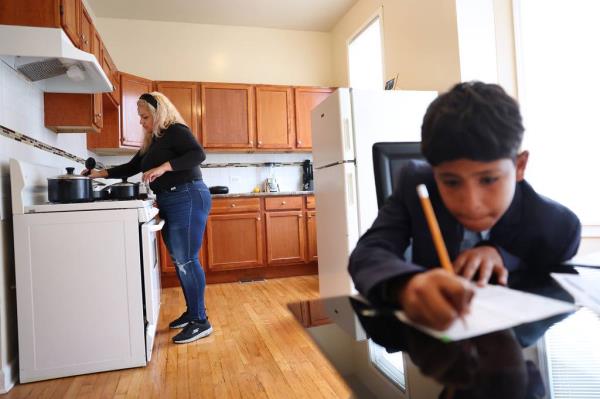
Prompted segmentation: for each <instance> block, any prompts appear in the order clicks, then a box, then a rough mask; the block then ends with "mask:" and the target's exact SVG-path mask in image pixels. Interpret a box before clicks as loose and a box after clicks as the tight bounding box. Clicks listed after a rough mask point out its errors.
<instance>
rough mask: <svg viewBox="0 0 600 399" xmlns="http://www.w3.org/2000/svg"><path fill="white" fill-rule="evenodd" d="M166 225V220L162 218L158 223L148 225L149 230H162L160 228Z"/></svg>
mask: <svg viewBox="0 0 600 399" xmlns="http://www.w3.org/2000/svg"><path fill="white" fill-rule="evenodd" d="M164 225H165V220H164V219H162V220H161V221H160V222H158V224H155V225H153V226H150V227H148V230H149V231H160V230H162V228H163V226H164Z"/></svg>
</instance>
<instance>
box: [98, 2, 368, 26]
mask: <svg viewBox="0 0 600 399" xmlns="http://www.w3.org/2000/svg"><path fill="white" fill-rule="evenodd" d="M357 1H358V0H169V1H165V0H127V1H124V0H88V3H89V4H90V6H91V8H92V10H93V12H94V14H95V15H96V17H99V18H124V19H143V20H153V21H170V22H189V23H197V24H211V25H235V26H256V27H263V28H277V29H291V30H307V31H321V32H329V31H330V30H331V29H332V28H333V27H334V25H335V23H336V22H337V21H338V20H339V19H340V18H341V17H342V16H343V15H344V14H345V13H346V12H347V11H348V10H349V9H350V8H351V7H352V6H353V5H354V4H355V3H356V2H357Z"/></svg>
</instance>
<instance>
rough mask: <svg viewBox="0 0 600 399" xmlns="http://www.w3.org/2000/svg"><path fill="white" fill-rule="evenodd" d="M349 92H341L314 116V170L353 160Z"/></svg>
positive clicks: (314, 112) (321, 105) (322, 103)
mask: <svg viewBox="0 0 600 399" xmlns="http://www.w3.org/2000/svg"><path fill="white" fill-rule="evenodd" d="M351 119H352V115H351V109H350V91H349V89H338V90H336V91H335V92H333V93H332V94H331V95H330V96H329V97H327V98H326V99H325V100H323V101H322V102H321V103H320V104H319V105H317V106H316V107H315V108H314V109H313V111H312V113H311V124H312V140H313V151H312V153H313V162H314V165H315V168H320V167H323V166H325V165H331V164H333V163H339V162H342V161H345V160H353V159H354V141H353V139H352V135H353V134H352V120H351Z"/></svg>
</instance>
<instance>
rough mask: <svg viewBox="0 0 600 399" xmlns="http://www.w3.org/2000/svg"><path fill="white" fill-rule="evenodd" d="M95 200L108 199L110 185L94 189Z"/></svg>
mask: <svg viewBox="0 0 600 399" xmlns="http://www.w3.org/2000/svg"><path fill="white" fill-rule="evenodd" d="M92 196H93V198H94V201H101V200H107V199H109V198H110V191H109V187H105V188H103V189H101V190H94V191H93V194H92Z"/></svg>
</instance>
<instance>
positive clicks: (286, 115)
mask: <svg viewBox="0 0 600 399" xmlns="http://www.w3.org/2000/svg"><path fill="white" fill-rule="evenodd" d="M294 125H295V124H294V93H293V91H292V88H291V87H288V86H256V139H257V141H256V148H260V149H292V148H294V141H295V139H296V134H295V126H294Z"/></svg>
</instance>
